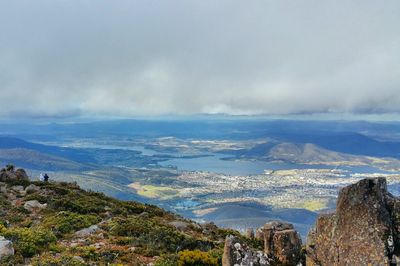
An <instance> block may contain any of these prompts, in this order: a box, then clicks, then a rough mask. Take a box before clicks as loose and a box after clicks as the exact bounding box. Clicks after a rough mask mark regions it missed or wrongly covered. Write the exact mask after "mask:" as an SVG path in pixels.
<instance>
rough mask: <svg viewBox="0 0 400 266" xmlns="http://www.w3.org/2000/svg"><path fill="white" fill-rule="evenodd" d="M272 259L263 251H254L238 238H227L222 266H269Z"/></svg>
mask: <svg viewBox="0 0 400 266" xmlns="http://www.w3.org/2000/svg"><path fill="white" fill-rule="evenodd" d="M270 262H271V259H270V258H268V256H267V255H266V254H264V253H263V252H262V251H253V250H251V248H249V247H248V246H247V245H246V244H244V243H243V242H242V241H240V239H239V238H238V237H236V236H227V237H226V240H225V246H224V254H223V256H222V266H236V265H240V266H250V265H252V266H267V265H270Z"/></svg>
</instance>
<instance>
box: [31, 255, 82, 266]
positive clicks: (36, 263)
mask: <svg viewBox="0 0 400 266" xmlns="http://www.w3.org/2000/svg"><path fill="white" fill-rule="evenodd" d="M32 265H33V266H84V265H86V264H85V263H83V262H81V261H79V260H78V259H75V258H74V257H72V256H61V257H52V256H41V257H39V258H34V259H32Z"/></svg>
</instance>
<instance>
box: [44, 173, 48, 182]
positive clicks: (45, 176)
mask: <svg viewBox="0 0 400 266" xmlns="http://www.w3.org/2000/svg"><path fill="white" fill-rule="evenodd" d="M44 182H49V176H48V175H47V174H44Z"/></svg>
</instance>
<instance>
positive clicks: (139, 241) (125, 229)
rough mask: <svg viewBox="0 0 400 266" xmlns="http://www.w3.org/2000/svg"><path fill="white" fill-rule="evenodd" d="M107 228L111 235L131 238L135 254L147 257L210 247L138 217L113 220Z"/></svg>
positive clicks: (170, 228) (164, 226) (169, 228)
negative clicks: (135, 250)
mask: <svg viewBox="0 0 400 266" xmlns="http://www.w3.org/2000/svg"><path fill="white" fill-rule="evenodd" d="M109 226H110V233H111V234H112V235H116V236H125V237H131V238H132V243H131V244H133V245H135V246H136V247H138V249H137V253H141V254H143V255H147V256H155V255H159V254H160V253H167V252H177V251H179V250H183V249H194V248H196V247H199V246H201V247H204V246H205V247H208V246H211V244H210V243H208V242H202V241H198V240H196V239H194V238H192V237H189V236H187V235H184V234H182V233H180V232H178V231H177V230H176V229H175V228H174V227H171V226H166V225H162V224H158V223H156V222H155V221H153V220H146V219H141V218H140V217H130V218H126V219H123V218H117V219H113V220H112V221H111V222H110V224H109Z"/></svg>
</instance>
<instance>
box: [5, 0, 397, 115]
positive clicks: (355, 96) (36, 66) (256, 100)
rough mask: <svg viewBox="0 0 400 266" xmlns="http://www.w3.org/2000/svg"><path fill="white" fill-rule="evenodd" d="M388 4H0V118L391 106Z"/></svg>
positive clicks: (392, 11) (393, 39)
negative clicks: (27, 115) (0, 101)
mask: <svg viewBox="0 0 400 266" xmlns="http://www.w3.org/2000/svg"><path fill="white" fill-rule="evenodd" d="M399 13H400V3H399V2H398V1H395V0H393V1H390V0H389V1H385V3H382V2H379V1H361V0H360V1H351V2H349V1H335V2H326V1H324V2H321V1H252V2H243V1H225V0H222V1H208V0H206V1H118V2H110V1H96V3H94V2H93V1H73V2H71V1H44V0H41V1H34V2H33V1H1V2H0V31H1V36H0V58H1V60H0V89H1V99H2V108H1V110H0V116H2V117H7V116H16V115H22V116H23V115H26V114H29V115H30V116H36V115H39V116H41V115H45V116H77V115H80V114H97V115H98V114H104V115H158V114H171V113H172V114H193V113H229V114H289V113H290V114H291V113H314V112H357V113H386V112H398V111H400V90H399V85H400V63H399V62H400V52H399V49H398V47H400V29H399V27H398V25H400V16H399V15H398V14H399Z"/></svg>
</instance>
